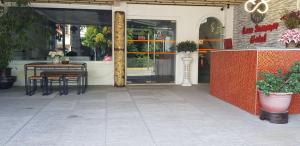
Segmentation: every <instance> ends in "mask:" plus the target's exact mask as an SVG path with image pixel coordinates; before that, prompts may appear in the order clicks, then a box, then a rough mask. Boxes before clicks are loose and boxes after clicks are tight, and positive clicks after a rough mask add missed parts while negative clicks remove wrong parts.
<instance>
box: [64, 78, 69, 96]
mask: <svg viewBox="0 0 300 146" xmlns="http://www.w3.org/2000/svg"><path fill="white" fill-rule="evenodd" d="M68 92H69V87H68V79H66V78H65V85H64V94H65V95H68Z"/></svg>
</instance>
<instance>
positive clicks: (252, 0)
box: [245, 0, 271, 14]
mask: <svg viewBox="0 0 300 146" xmlns="http://www.w3.org/2000/svg"><path fill="white" fill-rule="evenodd" d="M269 1H271V0H260V2H258V3H256V0H248V1H247V2H246V3H245V10H246V11H247V12H249V13H252V12H254V11H256V10H257V11H258V12H259V13H262V14H263V13H266V12H267V11H268V10H269V6H268V2H269ZM261 5H263V6H264V8H265V9H264V10H261V7H260V6H261ZM249 6H254V7H253V8H252V9H249Z"/></svg>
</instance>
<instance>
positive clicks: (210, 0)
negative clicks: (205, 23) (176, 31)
mask: <svg viewBox="0 0 300 146" xmlns="http://www.w3.org/2000/svg"><path fill="white" fill-rule="evenodd" d="M246 1H247V0H33V2H34V3H66V4H99V5H113V4H114V3H116V2H127V3H128V4H155V5H188V6H215V7H222V6H225V5H227V4H230V5H239V4H241V3H244V2H246Z"/></svg>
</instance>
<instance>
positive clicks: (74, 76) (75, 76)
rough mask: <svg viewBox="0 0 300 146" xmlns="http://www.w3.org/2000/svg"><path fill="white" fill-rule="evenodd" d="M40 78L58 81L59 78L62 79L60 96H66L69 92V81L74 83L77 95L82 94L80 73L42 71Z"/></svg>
mask: <svg viewBox="0 0 300 146" xmlns="http://www.w3.org/2000/svg"><path fill="white" fill-rule="evenodd" d="M41 76H46V77H48V79H49V78H55V77H56V79H53V80H59V83H60V85H61V82H60V77H61V78H62V84H63V85H62V91H61V90H60V95H62V94H64V95H67V94H68V92H69V87H68V84H69V81H76V83H77V94H80V93H82V92H83V86H82V84H83V83H82V82H83V80H82V79H83V73H82V72H81V71H44V72H41ZM50 85H52V80H50Z"/></svg>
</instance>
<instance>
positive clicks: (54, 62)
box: [52, 57, 60, 64]
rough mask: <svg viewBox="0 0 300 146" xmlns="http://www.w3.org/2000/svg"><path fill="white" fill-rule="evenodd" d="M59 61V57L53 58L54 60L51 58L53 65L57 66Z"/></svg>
mask: <svg viewBox="0 0 300 146" xmlns="http://www.w3.org/2000/svg"><path fill="white" fill-rule="evenodd" d="M59 61H60V59H59V57H54V58H52V63H53V64H58V63H59Z"/></svg>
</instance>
